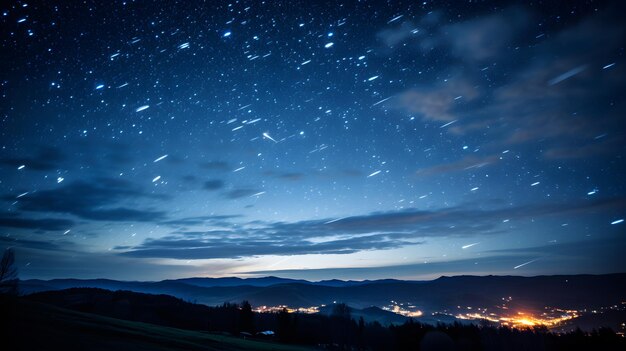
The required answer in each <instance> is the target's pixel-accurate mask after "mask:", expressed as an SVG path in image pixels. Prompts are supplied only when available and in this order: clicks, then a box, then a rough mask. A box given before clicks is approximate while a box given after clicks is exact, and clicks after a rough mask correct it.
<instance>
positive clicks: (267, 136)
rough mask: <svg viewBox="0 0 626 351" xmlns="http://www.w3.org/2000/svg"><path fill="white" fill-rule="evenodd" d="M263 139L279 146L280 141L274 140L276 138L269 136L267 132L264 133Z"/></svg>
mask: <svg viewBox="0 0 626 351" xmlns="http://www.w3.org/2000/svg"><path fill="white" fill-rule="evenodd" d="M263 137H264V138H268V139H269V140H271V141H273V142H275V143H277V144H278V141H276V140H274V138H272V137H271V136H270V135H269V134H267V132H265V133H263Z"/></svg>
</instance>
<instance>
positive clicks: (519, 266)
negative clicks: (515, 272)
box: [513, 259, 537, 269]
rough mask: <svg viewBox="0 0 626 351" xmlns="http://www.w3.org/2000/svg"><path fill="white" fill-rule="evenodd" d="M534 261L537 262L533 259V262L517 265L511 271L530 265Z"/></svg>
mask: <svg viewBox="0 0 626 351" xmlns="http://www.w3.org/2000/svg"><path fill="white" fill-rule="evenodd" d="M535 261H537V259H534V260H532V261H528V262H525V263H522V264H520V265H517V266H515V267H513V269H518V268H521V267H524V266H525V265H527V264H531V263H533V262H535Z"/></svg>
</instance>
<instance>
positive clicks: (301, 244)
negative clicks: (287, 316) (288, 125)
mask: <svg viewBox="0 0 626 351" xmlns="http://www.w3.org/2000/svg"><path fill="white" fill-rule="evenodd" d="M204 234H205V235H204V236H203V237H202V238H196V239H186V238H185V239H183V238H180V237H179V236H172V237H165V238H162V239H150V240H146V241H145V242H144V243H143V244H142V245H140V246H138V247H135V248H133V249H132V250H130V251H126V252H123V253H121V255H122V256H129V257H152V258H155V257H159V258H174V259H215V258H241V257H251V256H263V255H308V254H350V253H354V252H357V251H364V250H385V249H391V248H398V247H402V246H406V245H415V244H419V242H409V241H403V240H398V239H392V238H390V237H389V236H387V235H368V236H359V237H352V238H347V239H340V240H332V241H327V242H320V243H312V242H309V241H304V240H300V241H298V240H295V241H293V240H289V239H286V238H284V240H280V241H276V240H268V239H262V238H257V239H256V240H255V239H253V240H250V239H249V238H243V237H240V236H241V235H240V234H236V233H234V232H233V233H230V234H232V235H231V236H222V234H223V233H220V235H218V236H217V237H211V236H210V234H211V233H210V232H208V233H204Z"/></svg>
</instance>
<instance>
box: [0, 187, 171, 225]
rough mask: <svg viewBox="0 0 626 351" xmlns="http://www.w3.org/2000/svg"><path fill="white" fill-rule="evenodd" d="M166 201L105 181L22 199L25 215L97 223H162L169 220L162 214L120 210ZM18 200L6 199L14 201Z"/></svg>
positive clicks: (39, 192)
mask: <svg viewBox="0 0 626 351" xmlns="http://www.w3.org/2000/svg"><path fill="white" fill-rule="evenodd" d="M146 198H148V199H152V200H154V199H161V200H162V199H165V198H166V197H165V196H163V195H155V194H150V193H145V192H143V191H142V190H141V189H140V188H138V187H136V186H134V185H133V184H131V183H129V182H126V181H123V180H118V179H109V178H101V179H97V180H95V181H94V182H92V183H90V182H86V181H76V182H72V183H69V184H66V185H63V186H61V187H59V188H56V189H51V190H42V191H38V192H33V193H30V194H28V195H26V196H23V197H20V198H19V199H18V204H17V206H18V208H19V209H20V210H22V211H30V212H43V213H64V214H71V215H74V216H77V217H79V218H83V219H89V220H96V221H138V222H149V221H158V220H162V219H164V218H165V213H164V212H162V211H154V210H148V209H143V210H142V209H136V208H130V207H120V206H119V204H120V203H123V202H127V203H128V202H133V201H137V200H140V199H146ZM14 199H15V196H5V200H14Z"/></svg>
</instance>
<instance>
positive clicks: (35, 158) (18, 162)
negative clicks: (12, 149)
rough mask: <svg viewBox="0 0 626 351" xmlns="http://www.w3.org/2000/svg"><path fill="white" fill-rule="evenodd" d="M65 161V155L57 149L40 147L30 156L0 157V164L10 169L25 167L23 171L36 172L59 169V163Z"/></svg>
mask: <svg viewBox="0 0 626 351" xmlns="http://www.w3.org/2000/svg"><path fill="white" fill-rule="evenodd" d="M65 159H66V156H65V154H63V153H62V152H61V150H59V149H58V148H55V147H50V146H40V147H39V148H38V150H37V151H36V152H35V154H34V155H32V156H23V157H2V158H0V164H4V165H7V166H12V167H15V168H17V167H20V166H22V165H24V166H25V169H32V170H36V171H52V170H56V169H59V168H60V163H61V162H63V161H64V160H65Z"/></svg>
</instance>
